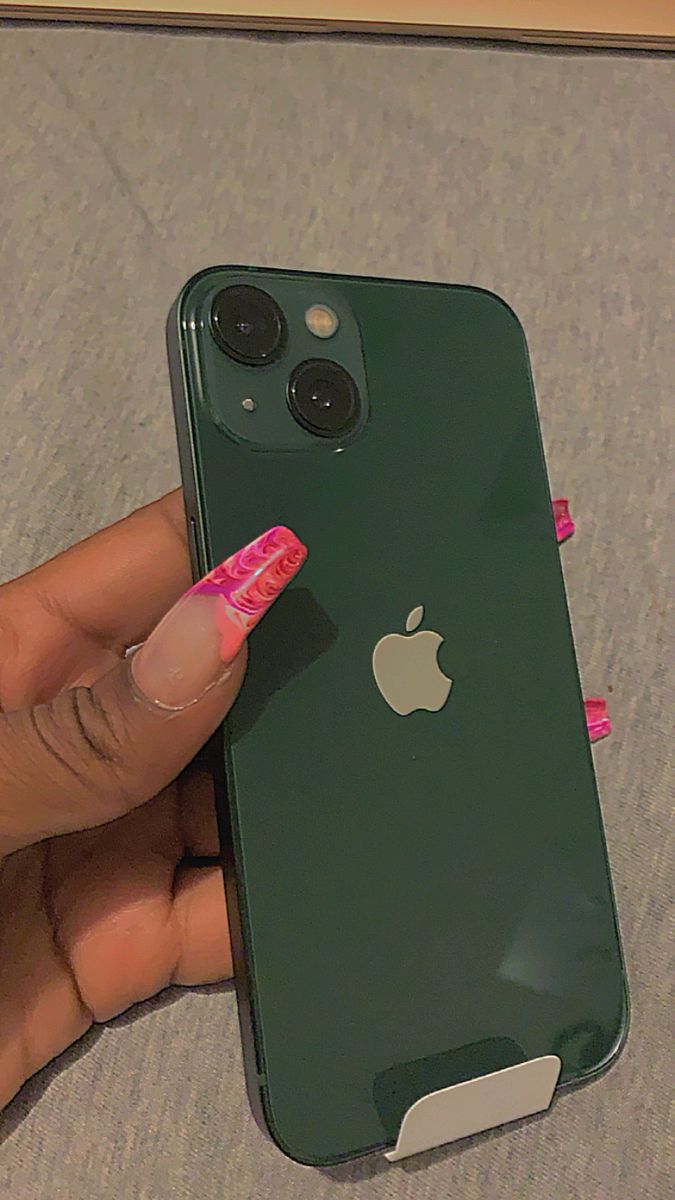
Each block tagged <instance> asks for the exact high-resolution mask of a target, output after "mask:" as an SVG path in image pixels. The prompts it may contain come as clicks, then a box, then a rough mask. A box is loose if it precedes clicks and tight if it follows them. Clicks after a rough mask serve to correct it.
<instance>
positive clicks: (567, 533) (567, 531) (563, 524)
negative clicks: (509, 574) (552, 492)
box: [553, 496, 574, 542]
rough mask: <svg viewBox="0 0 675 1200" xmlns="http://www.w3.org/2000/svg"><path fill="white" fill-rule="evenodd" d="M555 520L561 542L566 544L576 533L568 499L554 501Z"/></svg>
mask: <svg viewBox="0 0 675 1200" xmlns="http://www.w3.org/2000/svg"><path fill="white" fill-rule="evenodd" d="M553 520H554V521H555V532H556V537H557V539H558V541H559V542H566V541H567V539H568V538H569V537H571V536H572V534H573V533H574V521H573V520H572V518H571V516H570V502H569V500H568V499H567V498H566V497H564V496H563V497H561V498H560V499H559V500H554V501H553Z"/></svg>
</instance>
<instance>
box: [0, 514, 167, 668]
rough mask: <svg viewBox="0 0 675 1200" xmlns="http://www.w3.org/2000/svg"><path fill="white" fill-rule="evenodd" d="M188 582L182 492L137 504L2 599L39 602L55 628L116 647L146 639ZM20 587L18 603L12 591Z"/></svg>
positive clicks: (14, 584) (26, 603) (65, 634)
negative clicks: (140, 504)
mask: <svg viewBox="0 0 675 1200" xmlns="http://www.w3.org/2000/svg"><path fill="white" fill-rule="evenodd" d="M190 581H191V574H190V560H189V553H188V548H187V536H186V525H185V513H184V508H183V495H182V492H181V491H175V492H170V493H169V494H168V495H166V496H163V497H162V499H161V500H156V501H154V503H152V504H148V505H146V507H145V508H140V509H138V510H137V511H136V512H133V513H131V515H130V516H128V517H125V518H124V520H123V521H118V522H117V524H115V525H111V526H110V527H109V528H108V529H102V530H101V531H100V532H99V533H96V534H94V535H93V537H90V538H87V539H86V540H85V541H83V542H79V543H78V544H77V545H76V546H72V547H71V548H70V549H69V550H66V551H65V552H64V553H63V554H59V555H57V556H56V558H52V559H50V560H49V562H46V563H43V564H42V566H39V567H36V568H35V569H34V570H32V571H29V573H28V574H27V575H23V576H22V577H21V578H20V579H17V580H14V581H12V583H10V584H7V585H5V587H6V591H7V592H8V593H10V595H9V596H8V597H7V601H6V602H7V605H8V606H9V604H10V603H11V605H12V608H15V607H16V609H17V611H18V617H19V619H20V613H21V610H22V608H23V607H24V606H28V607H29V608H30V607H31V606H35V605H37V606H38V607H39V608H41V609H42V610H43V612H44V613H45V614H46V615H47V616H49V617H52V618H54V619H55V621H56V622H57V624H56V625H55V627H54V632H55V633H60V634H61V636H62V637H63V638H68V639H69V640H71V641H72V635H73V631H75V632H77V633H80V634H82V635H83V636H84V637H86V638H89V639H90V640H91V641H93V642H95V643H97V644H98V645H100V646H102V647H103V648H105V649H111V650H116V651H119V650H120V649H124V648H126V647H127V646H131V645H136V644H137V643H139V642H142V641H144V639H145V638H146V637H147V636H148V634H149V632H150V630H151V629H153V628H154V626H155V625H156V624H157V622H158V621H159V619H160V617H161V616H162V615H163V613H165V612H166V611H167V609H168V608H169V607H170V606H171V605H172V604H173V603H175V601H176V600H177V599H178V597H179V596H180V595H181V593H182V592H183V591H185V589H186V588H187V587H189V585H190ZM18 593H20V596H21V603H19V602H18V601H16V603H15V597H16V596H17V594H18Z"/></svg>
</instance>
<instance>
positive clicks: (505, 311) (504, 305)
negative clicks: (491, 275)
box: [471, 287, 527, 346]
mask: <svg viewBox="0 0 675 1200" xmlns="http://www.w3.org/2000/svg"><path fill="white" fill-rule="evenodd" d="M471 291H472V292H474V293H475V294H476V295H477V296H480V297H482V298H483V299H484V300H486V301H488V302H489V303H490V304H491V305H494V306H495V307H497V308H498V309H499V310H500V312H501V314H502V316H503V317H505V318H506V320H507V321H508V323H509V324H510V325H512V326H513V327H514V328H515V330H516V331H517V333H518V335H519V336H520V338H521V340H522V341H523V342H524V343H525V345H526V346H527V335H526V333H525V326H524V325H523V322H522V321H521V319H520V317H519V316H518V313H517V312H516V310H515V308H514V307H513V305H512V304H511V303H510V301H509V300H505V299H504V297H503V296H501V295H500V294H499V292H493V291H492V290H491V289H490V288H482V287H472V288H471Z"/></svg>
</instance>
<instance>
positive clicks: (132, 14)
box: [0, 4, 675, 51]
mask: <svg viewBox="0 0 675 1200" xmlns="http://www.w3.org/2000/svg"><path fill="white" fill-rule="evenodd" d="M3 18H9V19H10V20H11V19H14V20H23V21H28V20H37V21H79V22H81V23H84V24H89V23H94V24H105V25H153V26H165V25H166V26H174V27H183V28H193V29H194V28H197V29H232V30H242V31H246V30H251V31H254V32H269V33H272V32H275V33H288V32H291V33H379V34H399V35H403V36H405V35H408V36H415V37H419V36H422V37H445V38H472V39H479V40H485V39H488V40H490V41H506V42H516V43H518V42H520V43H525V44H531V45H551V46H586V47H590V48H593V49H604V50H670V51H672V50H673V49H674V48H675V38H674V37H669V36H667V35H663V36H653V35H651V34H646V35H638V34H620V33H611V34H610V33H594V32H593V31H592V30H591V31H589V32H588V33H586V32H583V33H582V32H574V33H570V32H565V31H564V30H560V31H557V30H550V29H548V30H541V29H505V28H499V27H496V26H495V27H491V26H490V27H489V26H484V25H483V26H471V25H418V24H416V23H415V22H403V21H380V22H374V21H330V20H325V21H322V20H310V19H306V20H305V19H302V18H294V17H288V18H276V19H275V18H273V17H237V16H228V15H226V14H222V15H219V14H215V13H199V12H181V13H176V12H166V13H163V12H157V11H154V12H150V11H147V10H143V9H129V10H125V11H124V12H122V11H120V10H119V9H115V10H113V9H108V10H105V9H96V10H94V9H91V8H77V7H71V6H64V7H63V8H58V9H56V8H52V7H49V8H47V7H43V6H42V5H38V4H35V5H33V4H31V5H25V4H3V5H2V7H0V20H2V19H3Z"/></svg>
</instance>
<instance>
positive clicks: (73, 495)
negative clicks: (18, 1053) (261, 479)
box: [0, 25, 675, 1200]
mask: <svg viewBox="0 0 675 1200" xmlns="http://www.w3.org/2000/svg"><path fill="white" fill-rule="evenodd" d="M674 100H675V87H674V71H673V64H672V62H668V61H666V60H664V59H659V58H650V57H647V56H634V57H609V56H608V57H603V56H601V55H587V54H556V55H553V54H545V53H538V52H526V51H513V50H505V49H491V48H489V47H486V46H481V47H467V46H462V47H459V46H457V47H456V46H451V45H441V44H427V45H423V46H418V45H415V44H387V43H375V42H362V43H355V42H349V41H343V40H335V41H333V42H331V41H328V40H325V41H305V42H298V41H294V40H290V39H279V40H276V41H253V40H249V39H246V38H238V37H226V36H218V37H217V36H198V35H180V34H179V35H170V34H152V33H148V32H144V31H141V30H136V31H130V32H113V31H111V30H106V29H98V30H86V29H76V28H69V29H58V28H55V27H52V28H45V29H39V28H35V27H26V28H20V27H16V26H11V25H5V26H3V27H2V28H0V130H1V136H0V190H1V193H2V195H1V202H0V231H1V234H0V242H1V275H0V278H1V283H2V286H1V288H0V406H1V414H2V416H1V441H0V462H1V465H2V470H1V472H0V514H1V526H0V528H1V530H2V560H1V564H0V572H1V574H2V576H3V577H9V576H11V575H12V574H13V573H15V572H18V571H22V570H24V569H26V568H28V567H30V566H31V565H32V564H34V563H36V562H38V561H39V560H40V559H42V558H43V557H44V556H46V555H49V554H52V553H54V552H55V551H57V550H59V549H60V548H62V547H64V546H66V545H68V544H69V543H70V542H72V541H73V540H75V539H77V538H80V537H82V536H83V535H84V534H87V533H90V532H91V531H92V530H95V529H96V528H98V527H99V526H100V525H102V524H103V523H105V522H108V521H110V520H112V519H114V518H116V517H119V516H121V515H122V514H123V513H125V512H127V511H128V510H129V509H131V508H132V507H134V506H135V505H137V504H139V503H141V502H143V501H146V500H149V499H150V498H151V497H153V496H155V495H156V494H158V493H160V492H161V491H163V490H164V489H166V488H169V487H171V486H172V485H174V484H175V483H176V482H177V481H178V468H177V459H176V453H175V449H174V435H173V428H172V419H171V413H170V402H169V392H168V385H167V374H166V367H165V356H164V343H163V337H164V330H163V326H164V319H165V315H166V312H167V310H168V308H169V305H170V303H171V301H172V300H173V298H174V296H175V294H176V292H177V290H178V288H179V287H180V285H181V284H182V283H183V281H184V280H185V279H186V278H187V276H188V275H190V274H191V273H192V272H193V271H195V270H197V269H198V268H200V267H203V266H206V265H208V264H211V263H214V262H217V261H221V262H225V261H239V262H244V263H246V262H252V263H264V264H284V265H287V266H290V267H303V268H310V269H318V270H328V271H347V272H357V273H366V274H382V275H401V276H409V277H414V278H421V279H425V278H428V279H446V280H455V281H462V282H472V283H475V284H480V285H482V286H483V287H488V288H493V289H495V290H497V291H498V292H501V293H502V294H503V295H504V296H505V297H506V298H508V300H509V301H510V302H511V303H512V304H513V306H514V307H515V308H516V310H517V311H518V313H519V314H520V316H521V318H522V320H523V322H524V325H525V329H526V330H527V331H528V335H529V342H530V348H531V353H532V358H533V365H534V375H535V382H536V386H537V390H538V394H539V402H540V409H541V415H542V421H543V428H544V435H545V440H546V443H547V449H548V455H549V463H550V471H551V478H552V484H553V489H554V492H564V493H568V494H569V495H570V497H571V498H572V502H573V509H574V514H575V516H576V519H577V522H578V534H577V537H576V539H575V540H574V541H573V542H572V543H571V544H569V545H568V546H566V547H565V548H564V551H563V553H564V564H565V571H566V576H567V581H568V587H569V591H570V597H571V604H572V612H573V618H574V624H575V630H576V636H577V641H578V649H579V658H580V663H581V668H582V673H583V677H584V684H585V690H586V692H587V694H593V693H600V694H603V693H604V694H608V695H609V699H610V701H611V707H612V715H613V718H614V722H615V732H614V734H613V736H612V738H611V739H610V740H609V741H608V742H605V743H603V744H601V745H599V746H598V747H597V750H596V762H597V768H598V773H599V777H600V784H601V793H602V798H603V808H604V814H605V821H606V827H607V835H608V840H609V848H610V854H611V861H612V866H613V871H614V879H615V885H616V893H617V900H618V907H619V913H620V917H621V924H622V928H623V936H624V940H625V950H626V956H627V961H628V968H629V973H630V983H631V991H632V1002H633V1023H632V1032H631V1036H630V1039H629V1043H628V1046H627V1049H626V1051H625V1052H624V1054H623V1057H622V1058H621V1060H620V1062H619V1063H618V1065H617V1066H616V1067H615V1068H614V1069H613V1070H612V1071H611V1072H610V1073H609V1074H608V1075H607V1076H606V1077H605V1078H603V1079H601V1080H599V1081H598V1082H596V1083H594V1084H593V1085H591V1086H587V1087H585V1088H583V1089H580V1090H577V1091H576V1092H574V1093H569V1094H567V1095H566V1096H565V1097H564V1098H563V1099H561V1100H560V1101H558V1102H557V1103H556V1104H555V1105H554V1108H553V1110H552V1112H551V1113H550V1114H548V1115H547V1116H546V1117H544V1118H540V1119H536V1120H533V1121H530V1122H524V1123H521V1124H520V1125H519V1126H518V1127H514V1128H507V1129H503V1130H500V1131H498V1132H494V1133H492V1134H488V1135H486V1136H483V1137H480V1138H475V1139H473V1140H472V1141H471V1142H469V1143H467V1144H465V1145H462V1146H455V1147H453V1148H450V1149H445V1150H439V1151H436V1152H434V1153H432V1154H430V1155H426V1156H425V1157H424V1158H422V1159H420V1160H419V1161H411V1162H410V1163H409V1164H408V1165H406V1166H404V1167H402V1168H401V1167H399V1168H394V1167H389V1166H386V1167H385V1166H384V1165H383V1163H382V1162H381V1161H379V1160H373V1161H368V1162H362V1163H360V1164H356V1165H352V1166H347V1167H344V1168H341V1169H337V1170H331V1171H312V1170H308V1169H305V1168H302V1167H299V1166H296V1165H294V1164H292V1163H290V1162H287V1161H286V1160H284V1158H283V1157H282V1156H281V1155H280V1154H279V1152H278V1151H277V1150H275V1149H274V1148H273V1146H272V1145H271V1144H269V1143H268V1142H266V1141H265V1139H264V1138H263V1136H262V1135H261V1134H260V1133H259V1132H258V1130H257V1128H256V1127H255V1125H254V1123H253V1120H252V1118H251V1117H250V1116H249V1113H248V1109H247V1104H246V1100H245V1095H244V1087H243V1080H242V1071H241V1062H240V1056H239V1048H238V1034H237V1028H236V1014H235V1003H234V997H233V995H232V993H231V991H230V990H229V989H228V988H227V987H225V988H212V989H206V990H204V991H201V992H199V991H197V992H192V993H190V994H180V993H178V992H173V993H170V994H167V995H165V996H163V997H162V998H161V999H159V1000H158V1001H157V1002H156V1003H150V1004H147V1005H145V1006H144V1007H143V1008H142V1009H141V1010H139V1011H136V1012H134V1013H132V1014H129V1015H127V1016H125V1017H123V1018H121V1019H119V1020H117V1021H114V1022H112V1023H111V1024H110V1025H109V1026H106V1027H105V1028H103V1029H99V1030H97V1031H96V1032H94V1033H92V1034H91V1035H90V1036H88V1037H87V1038H85V1039H84V1040H83V1042H81V1043H80V1044H79V1045H78V1046H77V1047H75V1048H74V1049H73V1050H72V1051H71V1052H70V1053H69V1054H67V1055H65V1056H64V1057H63V1058H62V1059H61V1060H60V1061H59V1062H58V1063H56V1064H54V1065H53V1066H52V1067H50V1068H49V1069H47V1070H45V1071H43V1072H42V1073H41V1074H40V1076H39V1077H37V1078H36V1079H34V1080H33V1081H32V1082H31V1083H29V1084H28V1085H27V1086H26V1087H25V1088H24V1090H23V1092H22V1093H21V1095H20V1096H19V1097H18V1098H17V1099H16V1100H15V1102H14V1103H13V1104H12V1105H11V1106H10V1108H9V1109H8V1111H6V1113H5V1114H4V1115H3V1116H2V1118H0V1194H2V1196H3V1197H7V1198H8V1200H81V1198H82V1200H84V1198H87V1200H119V1198H122V1200H126V1198H127V1197H129V1198H133V1200H187V1198H192V1197H198V1198H199V1200H221V1198H227V1200H266V1198H268V1197H269V1198H270V1200H272V1198H273V1200H309V1198H316V1200H337V1198H338V1197H341V1196H342V1197H345V1196H349V1197H350V1200H351V1198H353V1200H361V1198H365V1197H368V1198H371V1197H372V1198H373V1200H378V1198H380V1200H384V1198H385V1197H386V1198H387V1200H389V1198H392V1200H445V1198H446V1197H447V1198H448V1200H449V1198H450V1197H453V1198H454V1197H462V1198H463V1200H479V1198H480V1200H503V1198H504V1200H506V1198H508V1200H544V1198H547V1200H577V1198H583V1200H610V1198H612V1200H614V1198H618V1200H633V1198H637V1197H645V1198H648V1200H660V1198H662V1197H665V1196H666V1195H667V1194H668V1186H667V1169H668V1149H669V1147H668V1131H667V1122H666V1114H667V1103H668V1095H669V1090H670V1085H671V1082H672V1078H673V1061H672V1058H671V1057H670V1054H671V1050H670V1046H671V1040H670V1039H669V1030H668V1014H667V1001H668V998H669V967H670V954H669V943H668V939H667V896H668V890H667V863H668V857H669V853H670V854H671V856H672V843H671V847H669V800H668V777H667V767H668V764H667V759H666V732H667V730H668V728H669V721H668V714H669V711H671V712H672V683H671V684H670V685H668V684H667V681H666V665H665V664H666V652H667V644H666V629H665V611H666V582H665V568H666V564H667V561H668V554H669V548H668V545H667V540H666V504H667V500H668V493H669V483H668V454H669V451H670V448H671V447H672V431H673V427H672V420H671V418H670V417H669V407H668V401H669V398H670V397H669V383H670V382H671V380H672V361H671V356H670V355H669V346H668V335H669V332H670V327H669V321H670V318H671V313H670V312H669V304H670V300H671V298H672V290H671V289H672V282H673V273H672V259H671V261H670V267H669V261H668V254H669V245H672V241H671V239H672V235H673V233H674V232H675V228H674V223H673V219H672V211H673V210H672V206H671V205H672V194H673V193H672V189H673V182H674V180H673V170H672V159H671V158H670V157H669V154H670V152H672V145H671V146H670V147H669V145H668V136H667V115H668V109H669V107H670V108H671V109H672V105H673V101H674ZM669 206H671V207H670V208H669ZM669 213H670V215H669ZM670 349H671V351H672V347H671V348H670ZM670 411H671V412H672V406H671V409H670ZM670 555H671V557H670V561H671V562H672V551H670ZM668 686H670V689H671V691H670V692H669V691H668ZM326 1087H330V1080H326Z"/></svg>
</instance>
